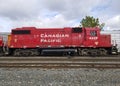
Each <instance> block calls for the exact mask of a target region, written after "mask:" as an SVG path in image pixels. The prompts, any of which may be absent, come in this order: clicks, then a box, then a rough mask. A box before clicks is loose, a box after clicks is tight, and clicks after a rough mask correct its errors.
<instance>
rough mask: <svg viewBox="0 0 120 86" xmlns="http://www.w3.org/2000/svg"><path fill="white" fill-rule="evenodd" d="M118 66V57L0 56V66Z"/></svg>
mask: <svg viewBox="0 0 120 86" xmlns="http://www.w3.org/2000/svg"><path fill="white" fill-rule="evenodd" d="M2 67H8V68H13V67H17V68H18V67H19V68H21V67H23V68H29V67H33V68H120V58H119V57H113V58H112V57H102V58H101V57H100V58H91V57H74V58H70V59H68V58H66V57H0V68H2Z"/></svg>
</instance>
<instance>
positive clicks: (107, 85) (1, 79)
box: [0, 68, 120, 86]
mask: <svg viewBox="0 0 120 86" xmlns="http://www.w3.org/2000/svg"><path fill="white" fill-rule="evenodd" d="M0 86H120V69H100V70H99V69H92V68H91V69H87V68H84V69H81V68H80V69H41V68H0Z"/></svg>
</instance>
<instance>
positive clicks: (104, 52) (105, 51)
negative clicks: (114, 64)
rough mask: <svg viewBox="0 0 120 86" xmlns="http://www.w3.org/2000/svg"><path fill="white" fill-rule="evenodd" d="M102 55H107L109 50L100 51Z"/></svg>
mask: <svg viewBox="0 0 120 86" xmlns="http://www.w3.org/2000/svg"><path fill="white" fill-rule="evenodd" d="M99 51H100V55H107V50H106V49H99Z"/></svg>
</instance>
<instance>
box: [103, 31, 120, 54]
mask: <svg viewBox="0 0 120 86" xmlns="http://www.w3.org/2000/svg"><path fill="white" fill-rule="evenodd" d="M101 33H102V34H111V39H112V40H111V42H112V44H115V43H116V44H117V48H118V51H119V52H120V30H117V31H114V30H113V31H102V32H101Z"/></svg>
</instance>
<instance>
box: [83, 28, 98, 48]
mask: <svg viewBox="0 0 120 86" xmlns="http://www.w3.org/2000/svg"><path fill="white" fill-rule="evenodd" d="M85 33H86V35H85V36H86V37H85V42H84V45H85V46H87V47H96V46H98V45H99V34H100V30H99V29H86V30H85Z"/></svg>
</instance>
